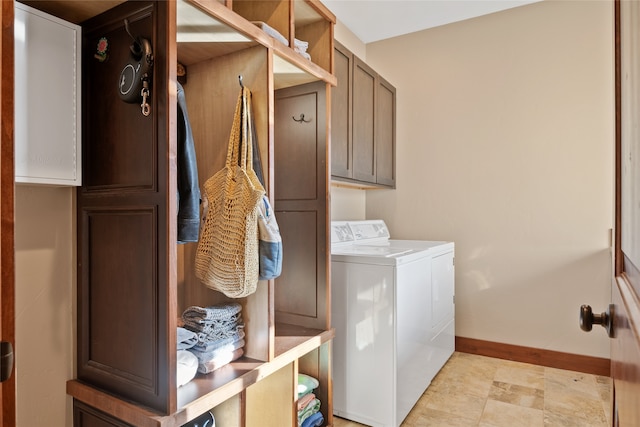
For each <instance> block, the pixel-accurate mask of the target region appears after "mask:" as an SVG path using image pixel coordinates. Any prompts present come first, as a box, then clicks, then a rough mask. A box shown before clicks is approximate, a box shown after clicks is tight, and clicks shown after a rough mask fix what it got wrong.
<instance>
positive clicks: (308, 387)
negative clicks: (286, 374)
mask: <svg viewBox="0 0 640 427" xmlns="http://www.w3.org/2000/svg"><path fill="white" fill-rule="evenodd" d="M319 385H320V383H319V382H318V380H317V379H315V378H313V377H311V376H309V375H306V374H298V399H300V398H301V397H302V396H304V395H305V394H309V393H311V392H313V390H315V389H316V388H317V387H318V386H319Z"/></svg>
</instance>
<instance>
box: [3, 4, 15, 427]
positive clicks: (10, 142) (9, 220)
mask: <svg viewBox="0 0 640 427" xmlns="http://www.w3.org/2000/svg"><path fill="white" fill-rule="evenodd" d="M13 18H14V5H13V1H2V5H1V6H0V21H1V22H2V32H1V33H0V34H1V35H0V38H1V40H0V46H1V47H0V61H2V63H1V64H0V69H1V71H2V78H1V81H0V97H1V100H0V118H1V123H2V124H1V135H2V137H1V138H2V139H1V141H0V257H1V258H0V339H1V340H2V341H8V342H10V343H11V344H12V345H14V347H15V306H14V301H15V245H14V166H13V147H14V110H13V100H14V95H13V90H14V89H13V88H14V82H13V81H14V69H13V64H14V44H13V43H14V40H13V34H14V33H13ZM14 358H15V349H14ZM14 360H15V359H14ZM14 366H15V364H14ZM14 372H15V368H14ZM15 377H16V376H15V375H13V374H12V375H11V376H10V377H9V379H8V380H6V381H4V382H2V383H0V393H1V399H0V405H2V406H1V407H0V417H1V422H0V425H2V426H15V425H16V379H15Z"/></svg>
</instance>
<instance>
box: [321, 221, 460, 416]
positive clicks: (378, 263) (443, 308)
mask: <svg viewBox="0 0 640 427" xmlns="http://www.w3.org/2000/svg"><path fill="white" fill-rule="evenodd" d="M331 228H332V229H331V239H332V242H331V295H332V296H331V319H332V326H333V327H334V328H335V331H336V335H335V338H334V340H333V413H334V414H335V415H337V416H339V417H342V418H346V419H349V420H353V421H356V422H360V423H363V424H366V425H370V426H373V427H398V426H400V424H401V423H402V421H403V420H404V419H405V417H406V416H407V415H408V413H409V412H410V411H411V408H412V407H413V406H414V405H415V403H416V402H417V401H418V399H419V398H420V396H421V395H422V394H423V393H424V391H425V390H426V389H427V387H428V386H429V384H430V383H431V380H432V379H433V377H435V375H436V373H437V372H438V371H439V370H440V369H441V368H442V366H443V365H444V364H445V363H446V361H447V360H448V359H449V357H450V356H451V355H452V354H453V351H454V347H455V343H454V340H455V320H454V315H455V301H454V293H455V291H454V286H455V283H454V282H455V278H454V277H455V275H454V243H453V242H443V241H420V240H393V239H390V235H389V229H388V228H387V225H386V224H385V223H384V221H382V220H370V221H333V222H332V227H331Z"/></svg>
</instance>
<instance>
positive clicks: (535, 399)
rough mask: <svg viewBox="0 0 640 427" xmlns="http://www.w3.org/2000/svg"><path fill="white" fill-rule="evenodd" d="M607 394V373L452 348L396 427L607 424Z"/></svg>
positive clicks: (339, 426) (340, 424) (338, 425)
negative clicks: (560, 367) (522, 361)
mask: <svg viewBox="0 0 640 427" xmlns="http://www.w3.org/2000/svg"><path fill="white" fill-rule="evenodd" d="M610 396H611V379H610V378H608V377H601V376H596V375H589V374H583V373H580V372H573V371H565V370H561V369H554V368H546V367H544V366H537V365H531V364H527V363H519V362H511V361H508V360H500V359H494V358H490V357H484V356H477V355H471V354H466V353H458V352H456V353H454V354H453V356H451V358H450V359H449V361H448V362H447V364H446V365H445V366H444V367H443V368H442V370H441V371H440V372H439V373H438V375H437V376H436V377H435V378H434V379H433V381H432V382H431V385H430V386H429V388H428V389H427V391H425V393H424V394H423V395H422V397H421V398H420V400H419V401H418V402H417V403H416V405H415V406H414V407H413V409H412V411H411V412H410V413H409V415H408V416H407V418H406V419H405V420H404V422H403V423H402V426H401V427H426V426H429V427H432V426H433V427H438V426H442V427H467V426H479V427H520V426H521V427H537V426H540V427H543V426H545V427H547V426H563V427H564V426H568V427H608V426H610V425H611V411H610ZM334 421H335V422H334V426H335V427H361V426H362V424H358V423H354V422H352V421H348V420H344V419H341V418H337V417H334Z"/></svg>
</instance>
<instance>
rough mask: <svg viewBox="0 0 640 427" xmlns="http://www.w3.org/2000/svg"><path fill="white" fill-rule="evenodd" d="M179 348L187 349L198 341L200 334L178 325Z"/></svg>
mask: <svg viewBox="0 0 640 427" xmlns="http://www.w3.org/2000/svg"><path fill="white" fill-rule="evenodd" d="M177 342H178V350H187V349H189V348H191V347H193V346H194V345H196V344H197V343H198V334H196V333H195V332H193V331H190V330H188V329H185V328H182V327H178V332H177Z"/></svg>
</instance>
